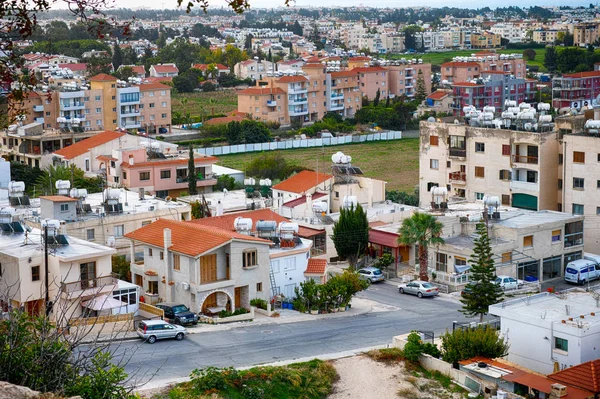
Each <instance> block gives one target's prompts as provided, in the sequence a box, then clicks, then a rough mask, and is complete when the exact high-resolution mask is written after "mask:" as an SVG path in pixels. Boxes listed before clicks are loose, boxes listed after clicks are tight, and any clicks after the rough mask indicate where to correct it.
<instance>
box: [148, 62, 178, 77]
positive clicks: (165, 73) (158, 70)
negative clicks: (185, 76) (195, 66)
mask: <svg viewBox="0 0 600 399" xmlns="http://www.w3.org/2000/svg"><path fill="white" fill-rule="evenodd" d="M149 73H150V76H153V77H156V78H172V77H175V76H177V75H179V68H177V65H175V64H173V63H170V64H158V65H151V66H150V71H149Z"/></svg>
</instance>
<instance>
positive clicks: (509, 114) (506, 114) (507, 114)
mask: <svg viewBox="0 0 600 399" xmlns="http://www.w3.org/2000/svg"><path fill="white" fill-rule="evenodd" d="M514 117H515V114H513V113H512V112H508V111H504V112H503V113H502V119H512V118H514Z"/></svg>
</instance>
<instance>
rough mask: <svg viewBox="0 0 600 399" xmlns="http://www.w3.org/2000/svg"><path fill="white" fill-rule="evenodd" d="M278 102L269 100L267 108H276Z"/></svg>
mask: <svg viewBox="0 0 600 399" xmlns="http://www.w3.org/2000/svg"><path fill="white" fill-rule="evenodd" d="M276 106H277V101H275V100H267V107H276Z"/></svg>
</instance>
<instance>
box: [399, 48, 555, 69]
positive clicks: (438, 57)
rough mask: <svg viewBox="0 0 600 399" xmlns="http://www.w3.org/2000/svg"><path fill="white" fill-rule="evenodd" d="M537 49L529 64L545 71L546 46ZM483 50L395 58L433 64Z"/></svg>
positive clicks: (508, 52)
mask: <svg viewBox="0 0 600 399" xmlns="http://www.w3.org/2000/svg"><path fill="white" fill-rule="evenodd" d="M534 50H535V59H534V60H532V61H529V60H527V65H533V66H538V67H540V72H544V71H545V70H546V69H545V68H544V55H545V54H546V49H545V48H536V49H534ZM478 51H481V50H476V49H475V50H460V51H444V52H439V53H425V54H419V55H415V56H411V55H404V54H400V55H395V56H394V58H421V59H422V60H423V62H424V63H426V64H429V63H430V64H432V65H441V64H443V63H444V62H447V61H451V60H452V58H454V57H465V56H467V57H468V56H470V55H471V54H473V53H477V52H478ZM523 51H524V50H511V49H508V50H505V49H497V50H496V52H497V53H500V54H515V53H518V54H523Z"/></svg>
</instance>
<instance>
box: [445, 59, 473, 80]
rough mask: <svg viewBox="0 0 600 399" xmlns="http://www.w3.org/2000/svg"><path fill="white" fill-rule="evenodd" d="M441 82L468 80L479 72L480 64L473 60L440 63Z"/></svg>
mask: <svg viewBox="0 0 600 399" xmlns="http://www.w3.org/2000/svg"><path fill="white" fill-rule="evenodd" d="M441 73H442V82H443V81H447V82H469V81H471V80H473V79H477V78H478V77H479V75H480V74H481V65H479V63H477V62H475V61H466V62H459V61H452V62H444V63H443V64H442V65H441Z"/></svg>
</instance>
